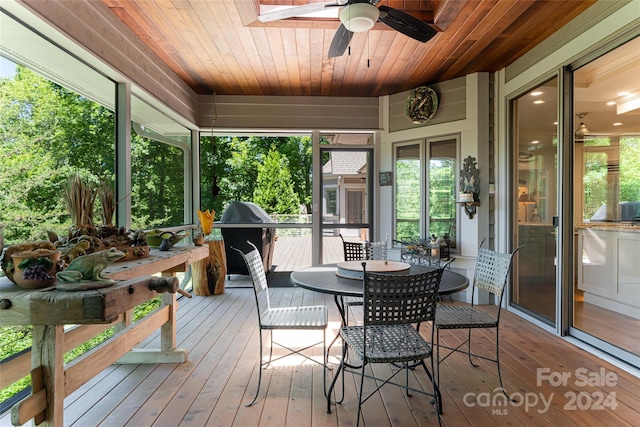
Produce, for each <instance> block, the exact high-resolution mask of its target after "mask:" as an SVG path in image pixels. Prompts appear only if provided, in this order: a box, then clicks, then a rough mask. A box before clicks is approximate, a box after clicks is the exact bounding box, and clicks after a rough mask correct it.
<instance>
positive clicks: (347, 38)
mask: <svg viewBox="0 0 640 427" xmlns="http://www.w3.org/2000/svg"><path fill="white" fill-rule="evenodd" d="M351 37H353V33H352V32H351V31H349V30H347V27H345V26H344V24H340V26H339V27H338V31H336V34H335V35H334V36H333V40H331V46H329V58H335V57H336V56H342V54H344V51H345V50H347V47H348V46H349V43H351Z"/></svg>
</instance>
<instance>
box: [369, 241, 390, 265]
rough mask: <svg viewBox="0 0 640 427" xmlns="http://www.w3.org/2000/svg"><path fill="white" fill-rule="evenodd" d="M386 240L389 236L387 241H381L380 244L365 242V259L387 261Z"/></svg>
mask: <svg viewBox="0 0 640 427" xmlns="http://www.w3.org/2000/svg"><path fill="white" fill-rule="evenodd" d="M388 240H389V236H387V240H382V241H380V242H367V243H366V244H365V250H366V252H367V253H366V256H367V259H378V260H385V259H387V241H388Z"/></svg>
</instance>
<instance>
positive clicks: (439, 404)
mask: <svg viewBox="0 0 640 427" xmlns="http://www.w3.org/2000/svg"><path fill="white" fill-rule="evenodd" d="M435 362H436V367H435V369H437V372H436V371H433V372H436V373H434V375H433V381H434V387H437V389H438V394H439V393H440V328H436V361H435ZM431 364H432V365H433V357H432V358H431ZM432 370H433V368H432ZM436 377H437V379H436ZM438 413H439V414H442V399H438Z"/></svg>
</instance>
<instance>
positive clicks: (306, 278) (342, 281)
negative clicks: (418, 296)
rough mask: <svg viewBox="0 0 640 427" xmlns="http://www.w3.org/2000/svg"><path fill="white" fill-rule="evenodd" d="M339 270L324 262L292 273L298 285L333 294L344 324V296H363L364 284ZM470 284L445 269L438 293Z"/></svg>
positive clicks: (414, 268) (418, 267)
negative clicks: (341, 275) (343, 274)
mask: <svg viewBox="0 0 640 427" xmlns="http://www.w3.org/2000/svg"><path fill="white" fill-rule="evenodd" d="M436 268H437V267H427V266H421V265H412V266H411V268H410V270H409V274H418V273H426V272H427V271H431V270H434V269H436ZM337 270H338V265H337V264H323V265H317V266H313V267H307V268H303V269H301V270H298V271H294V272H293V273H291V282H292V283H293V284H294V285H296V286H299V287H301V288H304V289H308V290H310V291H315V292H321V293H323V294H330V295H333V297H334V300H335V302H336V306H337V307H338V310H339V311H340V316H341V317H342V324H343V325H344V324H346V322H345V312H344V304H343V298H345V297H362V296H363V284H362V279H347V278H345V277H340V276H338V275H337V274H336V272H337ZM468 286H469V279H468V278H467V277H466V276H463V275H462V274H458V273H455V272H453V271H451V270H446V269H445V270H444V272H443V273H442V280H441V281H440V288H439V291H438V294H439V295H440V296H444V295H450V294H453V293H455V292H459V291H462V290H464V289H466V288H467V287H468Z"/></svg>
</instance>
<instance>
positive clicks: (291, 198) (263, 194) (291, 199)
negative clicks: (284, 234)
mask: <svg viewBox="0 0 640 427" xmlns="http://www.w3.org/2000/svg"><path fill="white" fill-rule="evenodd" d="M253 202H254V203H255V204H256V205H258V206H260V207H261V208H262V209H264V210H265V211H266V212H267V213H279V214H299V213H300V200H299V199H298V195H297V194H296V192H295V191H294V189H293V181H292V179H291V174H290V173H289V162H288V161H287V158H286V157H284V156H283V155H282V154H280V153H279V152H278V151H276V150H275V149H271V150H270V151H269V153H268V154H267V156H266V157H265V159H264V163H263V164H261V165H259V166H258V180H257V182H256V186H255V190H254V191H253Z"/></svg>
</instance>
